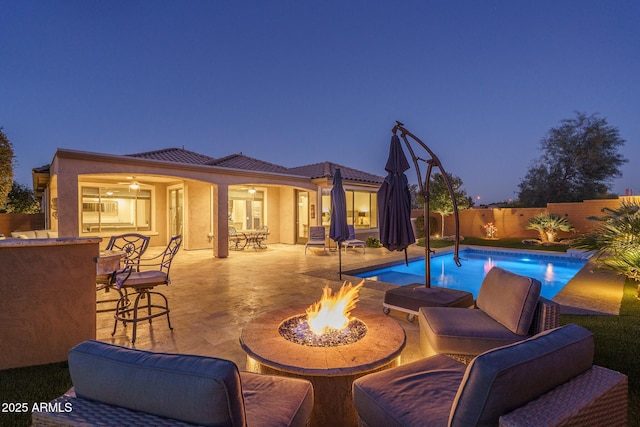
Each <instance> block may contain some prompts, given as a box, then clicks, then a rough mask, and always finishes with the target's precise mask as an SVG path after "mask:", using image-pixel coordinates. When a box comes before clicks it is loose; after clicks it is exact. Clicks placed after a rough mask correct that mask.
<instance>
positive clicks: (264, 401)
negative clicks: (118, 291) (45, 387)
mask: <svg viewBox="0 0 640 427" xmlns="http://www.w3.org/2000/svg"><path fill="white" fill-rule="evenodd" d="M69 372H70V374H71V380H72V382H73V388H72V389H71V390H69V391H68V392H67V393H66V394H64V395H63V396H60V397H58V398H57V399H55V400H53V401H52V402H50V404H49V407H56V408H60V409H61V410H60V411H56V412H34V413H33V415H32V420H33V425H34V426H51V425H57V426H92V425H117V426H143V425H145V426H152V425H153V426H161V425H167V426H168V425H171V426H177V425H204V426H233V427H235V426H248V427H252V426H263V427H266V426H296V427H297V426H305V425H307V424H308V421H309V418H310V416H311V410H312V408H313V386H312V385H311V383H310V382H309V381H306V380H303V379H298V378H288V377H280V376H273V375H260V374H254V373H249V372H240V371H239V370H238V367H237V366H236V364H235V363H233V362H232V361H229V360H224V359H218V358H214V357H205V356H194V355H185V354H167V353H153V352H149V351H143V350H136V349H130V348H125V347H120V346H116V345H112V344H107V343H103V342H99V341H94V340H89V341H85V342H82V343H80V344H78V345H77V346H75V347H74V348H72V349H71V350H70V351H69Z"/></svg>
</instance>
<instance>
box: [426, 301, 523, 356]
mask: <svg viewBox="0 0 640 427" xmlns="http://www.w3.org/2000/svg"><path fill="white" fill-rule="evenodd" d="M418 319H419V322H420V340H421V344H422V347H423V352H424V355H425V356H431V355H432V354H436V353H450V354H467V355H477V354H480V353H483V352H485V351H487V350H490V349H492V348H496V347H502V346H504V345H508V344H512V343H515V342H518V341H522V336H521V335H518V334H515V333H513V332H511V331H510V330H508V329H507V328H505V327H504V326H502V325H501V324H500V323H498V322H496V321H495V320H494V319H493V318H491V317H490V316H489V315H488V314H486V313H485V312H483V311H482V310H474V309H468V308H452V307H421V308H420V310H419V315H418ZM470 325H473V327H470ZM425 340H426V341H427V342H428V344H429V350H427V349H426V348H425V343H424V342H423V341H425Z"/></svg>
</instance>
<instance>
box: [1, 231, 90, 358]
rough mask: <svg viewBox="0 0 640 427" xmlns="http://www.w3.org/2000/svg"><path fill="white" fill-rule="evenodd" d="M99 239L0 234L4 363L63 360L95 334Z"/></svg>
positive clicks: (2, 356)
mask: <svg viewBox="0 0 640 427" xmlns="http://www.w3.org/2000/svg"><path fill="white" fill-rule="evenodd" d="M101 240H102V239H101V238H57V239H6V240H0V325H2V327H0V343H2V351H1V352H0V369H8V368H16V367H22V366H32V365H41V364H46V363H53V362H60V361H64V360H67V352H68V351H69V349H70V348H71V347H73V346H74V345H76V344H78V343H80V342H82V341H84V340H87V339H95V337H96V257H97V256H98V254H99V244H100V242H101Z"/></svg>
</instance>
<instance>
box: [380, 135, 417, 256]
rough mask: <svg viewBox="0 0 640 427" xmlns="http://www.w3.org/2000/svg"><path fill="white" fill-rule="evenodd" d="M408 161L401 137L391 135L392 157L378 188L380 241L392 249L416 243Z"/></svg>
mask: <svg viewBox="0 0 640 427" xmlns="http://www.w3.org/2000/svg"><path fill="white" fill-rule="evenodd" d="M408 169H409V162H408V161H407V157H406V156H405V155H404V151H403V150H402V145H401V144H400V138H399V137H398V136H397V135H393V136H392V137H391V146H390V148H389V158H388V160H387V164H386V166H385V170H386V171H387V172H388V174H387V176H386V177H385V179H384V182H383V183H382V185H381V186H380V190H378V213H379V216H380V217H379V219H380V222H379V224H378V226H379V229H380V242H381V243H382V245H383V246H384V247H385V248H387V249H389V250H390V251H402V250H405V254H406V248H407V247H408V246H409V245H411V244H413V243H415V241H416V239H415V235H414V234H413V227H412V226H411V193H410V192H409V180H408V179H407V176H406V175H405V173H404V172H405V171H406V170H408Z"/></svg>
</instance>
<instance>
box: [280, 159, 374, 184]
mask: <svg viewBox="0 0 640 427" xmlns="http://www.w3.org/2000/svg"><path fill="white" fill-rule="evenodd" d="M337 168H339V169H340V172H341V173H342V179H343V180H347V181H359V182H369V183H374V184H382V182H383V181H384V178H383V177H381V176H378V175H374V174H371V173H367V172H362V171H360V170H357V169H353V168H350V167H348V166H343V165H339V164H337V163H332V162H321V163H314V164H312V165H306V166H298V167H295V168H289V169H288V171H289V173H292V174H295V175H302V176H308V177H309V178H311V179H313V178H322V177H327V178H331V179H332V178H333V175H334V173H335V170H336V169H337Z"/></svg>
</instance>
